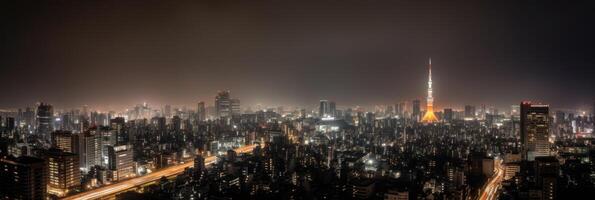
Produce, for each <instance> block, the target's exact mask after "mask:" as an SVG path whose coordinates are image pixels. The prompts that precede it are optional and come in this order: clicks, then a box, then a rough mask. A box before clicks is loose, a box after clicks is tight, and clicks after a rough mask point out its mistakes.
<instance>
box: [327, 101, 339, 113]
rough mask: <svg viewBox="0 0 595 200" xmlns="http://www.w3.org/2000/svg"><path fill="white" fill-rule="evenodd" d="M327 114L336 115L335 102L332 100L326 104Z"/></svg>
mask: <svg viewBox="0 0 595 200" xmlns="http://www.w3.org/2000/svg"><path fill="white" fill-rule="evenodd" d="M328 115H329V116H331V117H336V116H337V104H336V103H335V102H334V101H331V102H329V104H328Z"/></svg>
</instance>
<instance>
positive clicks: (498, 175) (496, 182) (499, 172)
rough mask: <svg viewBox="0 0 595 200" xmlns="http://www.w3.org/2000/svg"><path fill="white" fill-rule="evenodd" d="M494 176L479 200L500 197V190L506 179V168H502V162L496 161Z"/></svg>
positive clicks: (491, 199) (490, 199)
mask: <svg viewBox="0 0 595 200" xmlns="http://www.w3.org/2000/svg"><path fill="white" fill-rule="evenodd" d="M494 169H495V170H494V171H495V173H494V176H492V177H491V178H490V179H489V180H488V183H487V184H486V186H485V187H484V188H483V190H482V191H481V195H480V196H479V200H493V199H496V198H497V197H498V189H500V184H501V183H502V180H503V179H504V168H503V167H502V160H496V161H495V164H494Z"/></svg>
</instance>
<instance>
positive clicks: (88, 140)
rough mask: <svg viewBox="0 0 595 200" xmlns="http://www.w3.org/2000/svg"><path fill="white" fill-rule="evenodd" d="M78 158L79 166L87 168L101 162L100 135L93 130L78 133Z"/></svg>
mask: <svg viewBox="0 0 595 200" xmlns="http://www.w3.org/2000/svg"><path fill="white" fill-rule="evenodd" d="M79 148H80V150H79V158H80V165H81V168H83V169H84V170H89V169H90V168H91V167H93V166H95V165H100V164H101V137H100V135H98V134H95V132H90V131H87V132H85V133H81V135H79Z"/></svg>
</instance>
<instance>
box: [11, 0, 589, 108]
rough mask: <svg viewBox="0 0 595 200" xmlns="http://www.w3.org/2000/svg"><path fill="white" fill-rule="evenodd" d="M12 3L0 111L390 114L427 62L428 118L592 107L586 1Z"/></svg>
mask: <svg viewBox="0 0 595 200" xmlns="http://www.w3.org/2000/svg"><path fill="white" fill-rule="evenodd" d="M17 2H19V3H14V2H12V1H3V2H2V3H1V4H2V5H0V7H1V8H0V11H1V13H2V14H0V15H1V16H2V18H1V19H0V20H1V22H2V27H1V29H2V31H1V32H0V42H1V44H0V81H1V83H2V87H1V88H2V89H1V90H2V93H1V94H2V95H0V108H13V107H24V106H30V105H32V104H34V103H35V102H37V101H45V102H48V103H51V104H54V105H55V106H57V107H78V106H81V105H85V104H86V105H90V106H91V107H96V108H105V109H115V108H123V107H129V106H132V105H134V104H137V103H140V102H143V101H147V102H149V103H150V104H157V105H162V104H166V103H168V104H173V105H194V104H195V103H196V102H198V101H199V100H202V101H206V102H207V103H208V104H212V101H213V99H214V96H215V94H216V92H217V91H218V90H223V89H229V90H231V93H232V96H234V97H237V98H240V99H241V100H242V104H243V107H244V108H245V106H244V105H246V104H247V105H252V106H253V105H255V104H257V103H260V104H263V105H286V106H292V105H296V106H310V107H314V106H315V105H316V104H317V103H318V100H319V99H329V100H335V101H336V102H337V104H338V105H339V106H354V105H363V106H370V105H376V104H392V103H394V102H397V101H402V100H411V99H414V98H420V99H424V98H425V92H426V90H425V87H426V81H427V61H428V58H429V57H432V64H433V71H432V72H433V79H434V94H435V105H436V106H437V107H438V108H443V107H455V108H460V107H462V105H465V104H476V105H479V104H487V105H496V106H498V107H501V108H508V106H509V105H511V104H518V103H519V102H520V101H521V100H524V99H529V100H534V101H541V102H544V103H548V104H550V105H552V107H557V108H579V107H581V106H585V105H589V106H590V105H592V104H593V102H594V101H595V81H594V77H595V66H594V64H595V55H594V52H595V50H594V49H593V48H594V47H595V39H594V37H595V20H594V19H595V17H594V16H595V11H594V10H595V6H594V5H593V3H590V2H593V1H592V0H591V1H559V2H558V1H509V2H508V1H490V3H487V2H475V3H470V1H461V2H455V1H444V2H442V1H415V2H416V3H411V2H405V1H396V0H395V1H362V0H359V1H293V3H290V2H288V1H271V2H265V1H256V2H254V1H245V0H244V1H219V0H213V1H201V2H190V1H188V2H182V1H175V2H174V1H159V2H154V3H147V2H149V1H130V2H123V1H98V2H93V1H66V0H53V1H48V2H46V3H37V1H31V2H25V3H23V2H22V1H17ZM507 2H508V3H507ZM191 108H194V107H191Z"/></svg>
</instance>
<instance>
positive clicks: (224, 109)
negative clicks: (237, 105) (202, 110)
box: [215, 91, 231, 118]
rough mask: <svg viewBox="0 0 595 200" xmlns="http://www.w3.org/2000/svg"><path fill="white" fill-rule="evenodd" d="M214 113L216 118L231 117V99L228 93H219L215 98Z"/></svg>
mask: <svg viewBox="0 0 595 200" xmlns="http://www.w3.org/2000/svg"><path fill="white" fill-rule="evenodd" d="M215 112H216V115H217V117H218V118H228V117H231V98H230V95H229V91H220V92H219V93H218V94H217V96H216V97H215Z"/></svg>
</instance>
